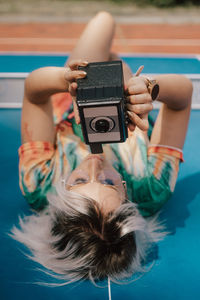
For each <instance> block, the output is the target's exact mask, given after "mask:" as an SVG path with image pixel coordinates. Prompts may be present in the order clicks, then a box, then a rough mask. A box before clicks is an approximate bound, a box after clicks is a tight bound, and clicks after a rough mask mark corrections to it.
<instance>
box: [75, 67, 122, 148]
mask: <svg viewBox="0 0 200 300" xmlns="http://www.w3.org/2000/svg"><path fill="white" fill-rule="evenodd" d="M79 69H80V70H84V71H85V72H87V76H86V77H85V78H83V79H78V80H77V83H78V88H77V105H78V110H79V115H80V120H81V121H80V122H81V126H82V132H83V137H84V140H85V143H86V144H88V145H89V146H90V149H91V152H92V153H102V152H103V149H102V144H105V143H120V142H124V141H125V140H126V138H127V137H128V130H127V124H128V117H127V113H126V98H125V94H124V79H123V69H122V62H121V61H108V62H94V63H89V64H88V65H87V66H86V67H79Z"/></svg>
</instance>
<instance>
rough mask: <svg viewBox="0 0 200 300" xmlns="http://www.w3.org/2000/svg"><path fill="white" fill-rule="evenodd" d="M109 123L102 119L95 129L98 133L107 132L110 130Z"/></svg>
mask: <svg viewBox="0 0 200 300" xmlns="http://www.w3.org/2000/svg"><path fill="white" fill-rule="evenodd" d="M109 127H110V126H109V122H108V121H107V120H104V119H100V120H98V121H96V123H95V129H96V131H98V132H107V131H108V130H109Z"/></svg>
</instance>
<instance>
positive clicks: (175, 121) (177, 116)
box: [150, 102, 191, 149]
mask: <svg viewBox="0 0 200 300" xmlns="http://www.w3.org/2000/svg"><path fill="white" fill-rule="evenodd" d="M190 110H191V103H190V102H189V104H188V106H187V107H186V108H184V109H182V110H172V109H170V108H168V107H167V105H166V104H162V106H161V109H160V111H159V113H158V117H157V119H156V122H155V125H154V128H153V132H152V135H151V140H150V143H151V144H153V145H166V146H171V147H176V148H180V149H182V148H183V146H184V141H185V137H186V133H187V128H188V122H189V117H190Z"/></svg>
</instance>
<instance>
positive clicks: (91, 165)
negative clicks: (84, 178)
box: [88, 157, 102, 182]
mask: <svg viewBox="0 0 200 300" xmlns="http://www.w3.org/2000/svg"><path fill="white" fill-rule="evenodd" d="M101 169H102V161H101V160H99V159H98V158H95V157H94V158H90V159H89V160H88V171H89V176H90V180H91V182H93V181H96V180H97V176H98V174H99V173H100V171H101Z"/></svg>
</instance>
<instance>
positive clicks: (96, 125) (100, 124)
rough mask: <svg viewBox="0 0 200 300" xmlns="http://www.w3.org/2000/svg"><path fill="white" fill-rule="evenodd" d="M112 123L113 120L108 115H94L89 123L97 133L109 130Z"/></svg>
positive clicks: (112, 125)
mask: <svg viewBox="0 0 200 300" xmlns="http://www.w3.org/2000/svg"><path fill="white" fill-rule="evenodd" d="M114 125H115V123H114V121H113V120H112V119H111V118H109V117H96V118H94V119H93V120H92V121H91V123H90V127H91V129H92V130H94V131H95V132H98V133H105V132H108V131H111V130H112V129H113V127H114Z"/></svg>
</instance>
